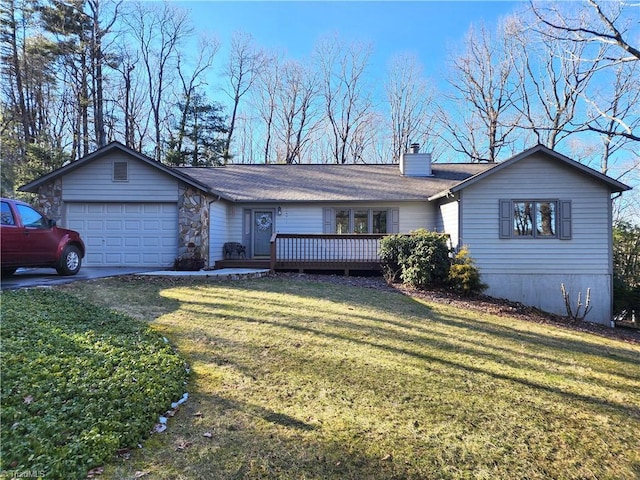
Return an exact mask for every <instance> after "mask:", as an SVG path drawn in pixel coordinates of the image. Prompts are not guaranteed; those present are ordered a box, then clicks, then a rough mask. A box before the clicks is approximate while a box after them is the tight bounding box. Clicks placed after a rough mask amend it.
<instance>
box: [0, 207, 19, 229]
mask: <svg viewBox="0 0 640 480" xmlns="http://www.w3.org/2000/svg"><path fill="white" fill-rule="evenodd" d="M0 218H1V219H2V225H15V224H16V221H15V220H14V219H13V213H12V212H11V207H9V204H8V203H7V202H2V211H0Z"/></svg>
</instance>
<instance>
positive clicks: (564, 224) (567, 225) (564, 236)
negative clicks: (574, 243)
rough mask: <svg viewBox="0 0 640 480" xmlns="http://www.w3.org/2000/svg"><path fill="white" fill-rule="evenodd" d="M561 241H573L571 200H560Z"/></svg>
mask: <svg viewBox="0 0 640 480" xmlns="http://www.w3.org/2000/svg"><path fill="white" fill-rule="evenodd" d="M559 203H560V240H571V236H572V232H571V200H560V202H559Z"/></svg>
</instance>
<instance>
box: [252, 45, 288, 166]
mask: <svg viewBox="0 0 640 480" xmlns="http://www.w3.org/2000/svg"><path fill="white" fill-rule="evenodd" d="M279 62H280V60H279V59H278V57H277V56H276V55H270V56H266V57H265V65H264V68H263V69H262V71H261V72H260V73H259V75H258V80H257V81H258V82H259V85H258V86H257V87H258V88H256V89H255V95H254V101H253V103H254V105H255V107H256V109H257V111H258V115H259V117H260V120H261V122H262V123H263V124H264V135H263V136H264V148H263V161H264V163H270V162H271V157H272V150H273V139H274V136H275V127H274V123H275V118H276V107H277V101H278V99H277V97H278V92H279V91H280V89H281V85H280V81H281V79H280V63H279Z"/></svg>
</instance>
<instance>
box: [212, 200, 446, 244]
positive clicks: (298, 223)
mask: <svg viewBox="0 0 640 480" xmlns="http://www.w3.org/2000/svg"><path fill="white" fill-rule="evenodd" d="M278 207H280V208H281V209H282V215H276V216H275V227H274V231H275V232H279V233H323V211H324V209H325V208H338V207H348V208H358V207H361V208H362V207H364V208H389V209H391V208H399V213H400V221H399V230H400V232H401V233H408V232H410V231H412V230H417V229H419V228H426V229H429V230H435V228H436V217H437V213H436V207H435V206H434V205H431V204H428V203H426V202H406V203H400V204H398V203H385V202H376V203H373V202H372V203H364V202H358V203H336V204H328V203H327V204H325V203H313V204H311V203H283V204H235V206H233V207H231V209H230V210H229V213H228V215H229V216H228V223H227V227H228V237H227V238H228V240H227V241H231V242H243V238H244V237H245V235H244V231H243V230H244V229H243V227H244V225H243V223H244V222H243V215H242V212H243V211H244V210H252V209H265V208H266V209H274V210H275V211H277V209H278ZM212 225H213V222H212ZM211 233H212V237H211V238H213V234H214V232H213V230H212V232H211Z"/></svg>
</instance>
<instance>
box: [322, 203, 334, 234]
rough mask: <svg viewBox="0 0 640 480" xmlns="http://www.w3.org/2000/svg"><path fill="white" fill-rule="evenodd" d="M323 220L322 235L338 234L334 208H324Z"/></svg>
mask: <svg viewBox="0 0 640 480" xmlns="http://www.w3.org/2000/svg"><path fill="white" fill-rule="evenodd" d="M322 219H323V222H322V223H323V225H322V233H336V222H335V214H334V211H333V208H323V209H322Z"/></svg>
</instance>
